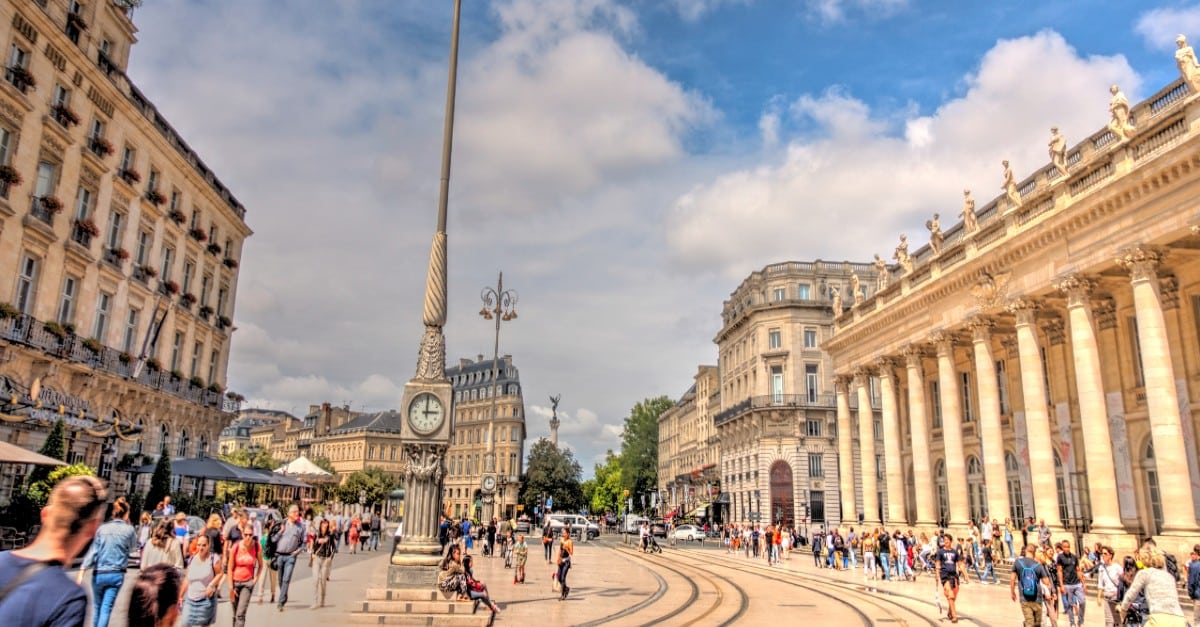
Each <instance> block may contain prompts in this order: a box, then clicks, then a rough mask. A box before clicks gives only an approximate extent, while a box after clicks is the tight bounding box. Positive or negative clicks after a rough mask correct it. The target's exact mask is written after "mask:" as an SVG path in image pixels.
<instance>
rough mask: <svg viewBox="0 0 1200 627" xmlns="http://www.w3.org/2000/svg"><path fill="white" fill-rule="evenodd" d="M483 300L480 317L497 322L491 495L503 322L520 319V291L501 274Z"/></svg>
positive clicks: (488, 460)
mask: <svg viewBox="0 0 1200 627" xmlns="http://www.w3.org/2000/svg"><path fill="white" fill-rule="evenodd" d="M479 297H480V299H482V300H483V309H480V310H479V315H480V316H483V319H484V320H493V319H494V320H495V321H496V342H495V345H494V348H493V352H492V413H491V417H490V418H489V419H488V445H487V454H485V455H484V457H483V464H484V473H485V474H484V488H485V489H486V490H487V491H488V492H491V491H492V490H493V489H494V488H495V480H494V479H493V480H492V481H488V476H490V475H493V474H495V472H496V393H497V390H498V389H499V383H500V323H501V322H508V321H510V320H516V319H517V292H516V291H514V290H506V289H504V273H503V272H501V273H500V276H499V278H498V279H497V280H496V288H495V289H492V288H491V287H485V288H483V291H481V292H480V293H479ZM492 501H493V499H488V498H485V499H484V520H491V519H492V516H493V514H494V511H493V509H492V508H493V504H492Z"/></svg>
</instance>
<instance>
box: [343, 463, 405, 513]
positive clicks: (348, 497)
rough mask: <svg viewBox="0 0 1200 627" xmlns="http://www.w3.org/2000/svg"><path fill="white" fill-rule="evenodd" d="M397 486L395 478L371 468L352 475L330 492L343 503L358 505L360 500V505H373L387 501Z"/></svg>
mask: <svg viewBox="0 0 1200 627" xmlns="http://www.w3.org/2000/svg"><path fill="white" fill-rule="evenodd" d="M397 485H399V481H397V480H396V477H394V476H392V475H390V474H388V473H387V472H385V471H384V470H383V469H381V468H375V467H371V468H367V469H366V470H359V471H357V472H354V473H352V474H351V475H350V476H349V477H346V480H345V481H343V482H342V485H340V486H337V487H336V488H334V489H333V490H332V492H333V493H334V494H335V495H336V496H337V498H338V500H340V501H341V502H343V503H359V502H360V499H362V500H361V502H362V504H364V505H374V504H376V503H382V502H383V501H384V500H385V499H387V497H388V494H390V493H391V491H392V490H394V489H395V488H396V486H397Z"/></svg>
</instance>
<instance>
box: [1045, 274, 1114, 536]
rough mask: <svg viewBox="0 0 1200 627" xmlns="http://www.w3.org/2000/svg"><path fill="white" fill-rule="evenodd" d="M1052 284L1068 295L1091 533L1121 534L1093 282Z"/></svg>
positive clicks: (1074, 278) (1076, 278)
mask: <svg viewBox="0 0 1200 627" xmlns="http://www.w3.org/2000/svg"><path fill="white" fill-rule="evenodd" d="M1057 287H1058V289H1059V290H1060V291H1062V292H1063V293H1064V294H1066V295H1067V322H1068V324H1070V327H1071V355H1072V358H1073V359H1074V360H1075V389H1076V392H1077V394H1078V399H1079V401H1078V402H1079V421H1080V425H1081V427H1082V431H1083V453H1084V460H1085V462H1086V463H1087V478H1088V481H1087V483H1088V500H1089V501H1091V504H1092V529H1093V531H1094V532H1095V533H1123V532H1124V529H1123V527H1122V525H1121V513H1120V509H1119V507H1118V503H1117V474H1116V470H1115V466H1114V464H1113V456H1112V437H1111V435H1110V433H1109V428H1108V406H1107V403H1106V402H1105V399H1104V379H1103V375H1102V373H1101V368H1100V349H1099V345H1098V344H1097V342H1096V330H1095V326H1093V325H1094V321H1093V320H1092V301H1091V298H1092V292H1093V291H1094V290H1095V287H1096V282H1095V281H1093V280H1091V279H1089V278H1086V277H1082V276H1079V275H1070V276H1067V277H1065V278H1064V279H1062V280H1061V281H1059V283H1058V286H1057Z"/></svg>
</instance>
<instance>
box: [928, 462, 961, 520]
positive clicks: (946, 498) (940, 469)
mask: <svg viewBox="0 0 1200 627" xmlns="http://www.w3.org/2000/svg"><path fill="white" fill-rule="evenodd" d="M934 478H935V482H936V483H937V506H938V525H939V526H941V527H945V526H947V525H948V524H949V522H950V488H949V486H948V485H947V483H946V462H945V460H941V459H939V460H938V463H937V466H935V467H934ZM955 522H962V521H955Z"/></svg>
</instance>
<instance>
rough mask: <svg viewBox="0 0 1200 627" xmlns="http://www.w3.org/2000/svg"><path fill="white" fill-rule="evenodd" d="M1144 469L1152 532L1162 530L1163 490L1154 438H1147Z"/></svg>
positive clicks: (1157, 532)
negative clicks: (1159, 486) (1155, 454)
mask: <svg viewBox="0 0 1200 627" xmlns="http://www.w3.org/2000/svg"><path fill="white" fill-rule="evenodd" d="M1142 470H1143V471H1145V473H1146V504H1147V505H1149V506H1150V534H1149V535H1152V536H1154V535H1158V534H1159V533H1161V532H1162V525H1163V513H1162V492H1160V491H1159V489H1158V461H1157V460H1156V459H1155V458H1154V440H1153V439H1151V438H1146V448H1145V450H1144V454H1143V455H1142Z"/></svg>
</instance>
